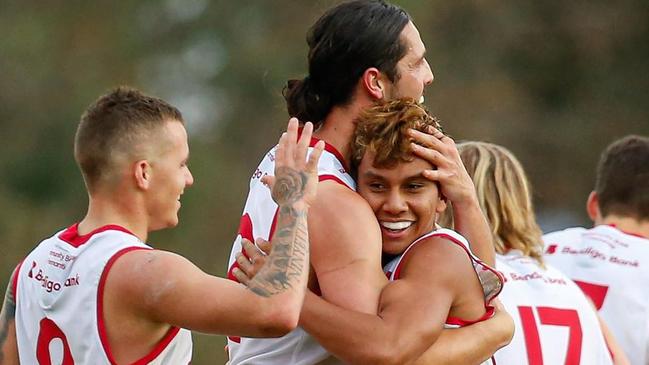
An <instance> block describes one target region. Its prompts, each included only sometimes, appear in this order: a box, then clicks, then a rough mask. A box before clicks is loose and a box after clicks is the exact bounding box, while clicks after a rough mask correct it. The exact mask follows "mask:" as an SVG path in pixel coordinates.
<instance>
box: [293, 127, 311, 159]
mask: <svg viewBox="0 0 649 365" xmlns="http://www.w3.org/2000/svg"><path fill="white" fill-rule="evenodd" d="M312 134H313V123H311V122H307V123H306V124H304V128H302V135H301V136H300V140H299V141H298V142H297V148H296V150H295V159H296V161H295V162H296V163H297V167H302V166H304V161H306V152H307V150H308V149H309V144H310V143H311V135H312Z"/></svg>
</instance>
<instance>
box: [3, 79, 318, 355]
mask: <svg viewBox="0 0 649 365" xmlns="http://www.w3.org/2000/svg"><path fill="white" fill-rule="evenodd" d="M297 126H298V123H297V120H295V119H293V120H291V121H290V122H289V126H288V132H287V133H286V134H284V135H283V136H282V139H281V140H280V143H279V147H278V149H277V151H276V152H275V161H276V165H275V171H274V172H275V178H274V179H267V182H268V183H270V184H271V185H272V184H274V189H273V199H275V201H276V202H277V203H278V205H279V206H280V208H279V210H278V214H277V229H276V234H275V235H274V236H273V240H272V241H273V244H274V246H273V250H272V252H271V253H270V255H269V257H268V261H267V264H266V265H265V266H264V268H263V269H261V271H260V274H259V275H257V277H256V278H255V282H254V283H253V284H252V285H249V289H250V290H247V289H246V288H245V287H244V286H242V285H239V284H236V283H233V282H232V281H230V280H226V279H223V278H217V277H213V276H210V275H207V274H206V273H204V272H203V271H201V270H200V269H199V268H197V267H196V266H194V265H193V264H192V263H191V262H189V261H188V260H187V259H185V258H183V257H181V256H179V255H176V254H173V253H170V252H164V251H159V250H154V249H152V248H151V247H150V246H149V245H147V244H146V243H145V241H146V238H147V235H148V233H149V232H151V231H154V230H159V229H163V228H169V227H174V226H176V225H177V224H178V211H179V209H180V198H181V196H182V195H183V193H184V191H185V189H186V188H188V187H190V186H191V185H192V183H193V177H192V174H191V173H190V171H189V168H188V166H187V159H188V157H189V146H188V144H187V134H186V132H185V128H184V123H183V119H182V116H181V114H180V112H179V111H178V110H177V109H176V108H174V107H173V106H171V105H169V104H168V103H166V102H164V101H163V100H160V99H158V98H154V97H150V96H147V95H144V94H142V93H140V92H139V91H137V90H134V89H130V88H118V89H116V90H114V91H112V92H110V93H108V94H106V95H104V96H102V97H100V98H99V99H98V100H97V101H96V102H95V103H94V104H93V105H91V106H90V107H89V108H88V110H87V111H86V113H85V114H84V115H83V117H82V118H81V122H80V124H79V127H78V130H77V134H76V139H75V158H76V160H77V163H78V164H79V166H80V168H81V171H82V174H83V177H84V180H85V183H86V186H87V189H88V194H89V199H90V204H89V208H88V212H87V214H86V216H85V217H84V218H83V219H82V220H81V221H80V222H79V223H75V224H73V225H71V226H70V227H68V228H66V229H63V230H61V231H59V232H57V233H56V234H54V235H53V236H52V237H50V238H47V239H45V240H44V241H42V242H41V243H40V244H39V245H38V246H37V247H36V248H35V249H34V250H33V251H32V252H31V253H30V254H29V255H28V256H27V257H26V258H25V259H24V261H23V262H22V263H21V264H20V265H19V266H18V268H17V269H16V270H15V271H14V273H13V275H12V279H11V284H10V286H9V288H8V290H7V294H6V297H5V301H4V304H3V307H2V313H1V314H0V364H2V365H9V364H11V365H17V364H18V363H21V364H30V365H32V364H38V365H49V364H63V365H72V364H77V365H84V364H88V365H90V364H92V365H97V364H101V365H108V364H154V365H181V364H188V363H189V362H190V361H191V355H192V341H191V335H190V333H189V331H188V330H187V329H193V330H197V331H203V332H208V333H221V334H239V335H247V336H280V335H283V334H285V333H287V332H288V331H290V330H292V329H293V328H294V327H295V326H296V325H297V320H298V316H299V313H300V308H301V306H302V302H303V299H304V291H305V287H306V280H307V276H308V275H307V273H308V257H309V245H308V235H307V221H306V218H307V217H306V215H307V211H308V208H309V204H310V203H311V202H312V201H313V198H314V195H315V192H316V186H317V180H316V179H317V177H316V175H315V170H316V165H317V161H318V158H319V155H320V153H321V151H322V147H323V146H322V144H318V145H316V147H315V149H314V152H313V153H312V154H311V157H310V159H309V162H308V165H307V164H306V151H307V143H308V141H309V140H310V135H311V130H312V125H310V124H307V126H306V127H305V128H304V130H303V132H302V138H301V139H300V141H299V142H298V143H297V144H296V140H297ZM184 328H187V329H184Z"/></svg>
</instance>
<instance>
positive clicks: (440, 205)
mask: <svg viewBox="0 0 649 365" xmlns="http://www.w3.org/2000/svg"><path fill="white" fill-rule="evenodd" d="M446 207H447V204H446V197H445V196H444V195H442V194H440V195H439V199H437V206H436V207H435V211H436V212H437V214H441V213H443V212H444V211H445V210H446Z"/></svg>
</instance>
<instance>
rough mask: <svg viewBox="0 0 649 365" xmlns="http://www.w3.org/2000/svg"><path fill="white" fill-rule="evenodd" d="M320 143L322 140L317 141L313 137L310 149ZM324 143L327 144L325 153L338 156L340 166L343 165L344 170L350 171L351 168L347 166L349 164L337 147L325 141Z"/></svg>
mask: <svg viewBox="0 0 649 365" xmlns="http://www.w3.org/2000/svg"><path fill="white" fill-rule="evenodd" d="M319 141H320V139H317V138H315V137H311V142H310V143H309V147H315V145H316V143H318V142H319ZM324 143H325V147H324V149H325V151H327V152H329V153H331V154H332V155H334V156H336V159H338V162H340V164H341V165H343V168H344V169H345V171H350V170H349V167H348V166H347V163H345V157H343V154H342V153H340V151H338V150H337V149H336V147H334V146H332V145H330V144H329V143H327V141H324Z"/></svg>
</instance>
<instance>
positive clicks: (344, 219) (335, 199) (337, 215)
mask: <svg viewBox="0 0 649 365" xmlns="http://www.w3.org/2000/svg"><path fill="white" fill-rule="evenodd" d="M312 215H313V216H314V217H315V216H317V217H318V219H319V220H324V221H330V222H338V223H357V224H358V223H361V222H364V221H367V220H372V221H376V218H375V217H374V213H373V212H372V209H371V208H370V206H369V204H368V203H367V202H366V201H365V200H364V199H363V198H362V197H361V196H360V195H358V193H356V192H355V191H353V190H351V189H349V188H348V187H347V186H345V185H341V184H339V183H337V182H334V181H329V180H327V181H323V182H321V183H320V184H319V185H318V195H317V197H316V201H315V202H314V203H313V205H312V206H311V207H310V208H309V216H312ZM353 219H355V220H356V222H350V220H353ZM310 221H311V220H310Z"/></svg>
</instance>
